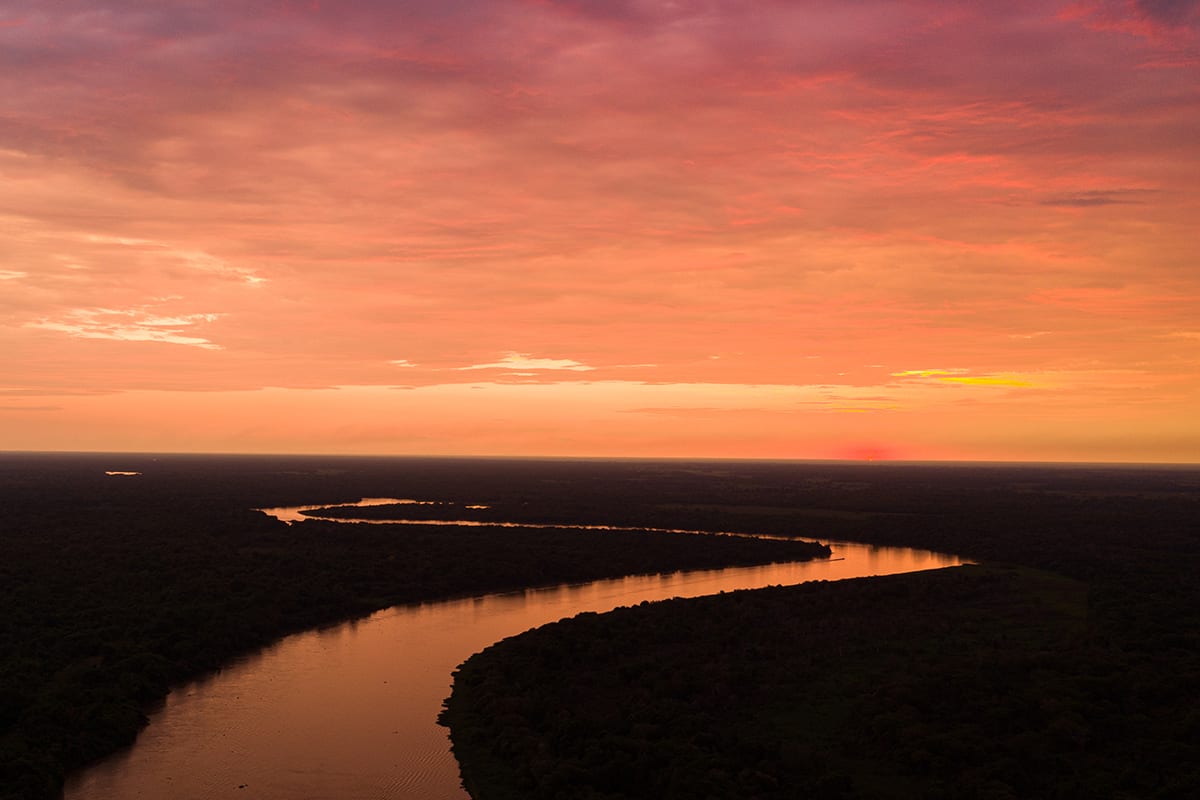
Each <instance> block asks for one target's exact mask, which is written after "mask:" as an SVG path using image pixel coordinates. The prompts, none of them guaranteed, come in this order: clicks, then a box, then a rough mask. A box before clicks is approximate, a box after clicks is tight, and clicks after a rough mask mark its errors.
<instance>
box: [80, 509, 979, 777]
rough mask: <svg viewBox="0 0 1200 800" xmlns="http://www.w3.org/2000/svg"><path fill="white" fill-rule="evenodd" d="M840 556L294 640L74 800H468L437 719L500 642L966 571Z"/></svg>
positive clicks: (412, 615) (909, 557) (344, 627)
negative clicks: (628, 608) (540, 631)
mask: <svg viewBox="0 0 1200 800" xmlns="http://www.w3.org/2000/svg"><path fill="white" fill-rule="evenodd" d="M375 502H382V501H375ZM388 502H395V501H388ZM832 544H833V547H834V560H829V561H809V562H799V563H789V564H776V565H769V566H760V567H739V568H729V569H721V570H705V571H695V572H676V573H673V574H669V575H668V574H664V575H651V576H635V577H627V578H619V579H615V580H603V581H594V582H591V583H586V584H580V585H572V586H567V585H564V586H557V587H553V588H546V589H530V590H526V591H523V592H515V593H509V594H498V595H486V596H483V597H477V598H470V599H465V600H454V601H448V602H438V603H425V604H421V605H415V606H401V607H395V608H391V609H387V610H384V611H380V612H378V613H376V614H373V615H371V616H370V617H367V618H365V619H359V620H354V621H351V622H347V623H344V624H341V625H337V626H334V627H330V628H326V629H322V630H316V631H308V632H305V633H300V634H296V635H293V636H289V637H287V638H285V639H282V640H281V641H279V642H277V643H275V644H274V645H271V646H270V647H267V648H266V649H264V650H263V651H261V652H259V653H258V654H255V655H253V656H250V657H247V658H244V659H241V660H239V661H237V662H235V663H232V664H230V665H228V666H227V667H226V668H225V669H223V670H221V671H220V672H219V673H217V674H216V675H213V676H211V677H208V678H205V679H203V680H200V681H196V682H193V683H190V684H187V685H185V686H182V687H180V688H178V689H176V690H175V691H173V692H171V693H170V695H169V696H168V697H167V699H166V701H165V703H164V705H163V707H162V708H161V709H160V710H158V711H156V712H155V713H153V714H152V715H151V718H150V724H149V726H148V727H147V728H145V729H144V730H143V731H142V733H141V735H140V736H139V737H138V739H137V741H136V742H135V744H134V745H133V747H132V748H131V749H129V750H127V751H125V752H122V753H119V754H117V755H115V756H113V757H112V758H109V759H107V760H106V761H103V762H101V763H99V764H97V765H96V766H94V767H92V768H91V769H88V770H85V771H84V772H82V773H80V774H79V775H76V776H74V777H73V778H72V779H70V780H69V781H68V783H67V786H66V790H65V797H66V798H67V799H68V800H106V799H108V798H112V799H113V800H124V799H126V798H164V799H166V798H196V799H197V800H202V799H204V798H229V797H246V798H256V800H262V799H263V798H265V799H266V800H299V799H300V798H306V799H311V800H317V799H319V798H329V800H335V799H336V800H345V799H346V798H364V799H365V798H389V799H397V798H412V799H413V800H443V799H444V800H450V798H454V799H455V800H461V799H462V798H466V797H467V795H466V793H465V792H464V791H463V790H462V789H461V788H460V786H459V775H458V764H457V762H455V760H454V758H453V756H452V755H451V753H450V744H449V738H448V736H447V732H446V729H445V728H442V727H439V726H438V725H437V722H436V718H437V715H438V712H439V711H440V709H441V704H442V701H443V699H445V697H446V696H447V695H448V694H449V692H450V683H451V673H452V672H453V670H454V669H455V667H457V666H458V665H459V664H460V663H462V662H463V661H464V660H466V659H467V658H468V657H469V656H470V655H472V654H473V653H475V652H478V651H479V650H482V649H483V648H484V647H487V646H488V645H490V644H492V643H493V642H496V641H498V640H499V639H502V638H505V637H507V636H512V635H514V634H517V633H520V632H522V631H525V630H528V629H530V628H533V627H537V626H539V625H544V624H546V623H548V622H552V621H555V620H558V619H562V618H564V617H570V616H574V615H575V614H578V613H581V612H584V611H596V612H603V611H609V610H611V609H613V608H616V607H618V606H624V605H634V604H637V603H640V602H643V601H654V600H662V599H667V598H671V597H697V596H701V595H706V594H716V593H718V592H722V591H734V590H737V589H752V588H761V587H764V586H771V585H777V584H783V585H789V584H795V583H801V582H804V581H811V580H836V579H841V578H852V577H863V576H868V575H885V574H892V573H899V572H911V571H915V570H922V569H932V568H938V567H947V566H954V565H957V564H960V563H962V561H961V560H960V559H959V558H957V557H954V556H949V555H944V554H937V553H930V552H927V551H921V550H912V549H907V548H883V547H871V546H866V545H860V544H853V543H832Z"/></svg>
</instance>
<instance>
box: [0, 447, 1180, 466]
mask: <svg viewBox="0 0 1200 800" xmlns="http://www.w3.org/2000/svg"><path fill="white" fill-rule="evenodd" d="M21 455H25V456H112V457H117V458H121V457H142V458H147V457H148V458H157V457H164V456H165V457H179V456H199V457H214V458H215V457H224V458H333V459H381V460H383V459H427V460H446V461H449V460H475V461H612V462H721V463H730V462H737V463H758V464H837V465H847V464H849V465H872V464H875V465H891V466H1012V467H1020V466H1025V467H1055V466H1062V467H1164V468H1180V467H1182V468H1193V469H1200V460H1197V461H1065V460H1036V459H1033V460H1030V459H901V458H896V459H892V458H804V457H796V458H787V457H753V456H611V455H608V456H589V455H541V454H532V455H513V454H463V453H460V454H449V453H280V452H265V451H264V452H231V451H217V450H178V451H166V450H163V451H155V450H7V449H0V457H4V456H21Z"/></svg>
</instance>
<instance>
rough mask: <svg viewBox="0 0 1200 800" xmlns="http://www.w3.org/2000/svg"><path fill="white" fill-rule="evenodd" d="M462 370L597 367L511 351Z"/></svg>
mask: <svg viewBox="0 0 1200 800" xmlns="http://www.w3.org/2000/svg"><path fill="white" fill-rule="evenodd" d="M458 369H460V370H464V371H465V370H474V369H505V370H515V371H518V372H521V371H526V372H527V371H530V370H538V371H541V370H565V371H567V372H590V371H592V370H594V369H595V367H589V366H588V365H587V364H581V363H579V362H578V361H575V360H573V359H570V358H537V357H534V356H532V355H530V354H529V353H515V352H511V351H510V352H509V353H507V354H505V355H504V356H503V357H502V358H501V359H500V360H499V361H494V362H492V363H490V364H472V365H471V366H469V367H458Z"/></svg>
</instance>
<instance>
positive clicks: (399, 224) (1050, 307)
mask: <svg viewBox="0 0 1200 800" xmlns="http://www.w3.org/2000/svg"><path fill="white" fill-rule="evenodd" d="M1198 187H1200V2H1197V0H1080V1H1078V2H1041V1H1040V0H1012V2H1004V3H951V2H933V1H932V0H899V1H897V0H887V1H886V2H883V1H881V0H837V1H836V2H835V1H834V0H821V1H818V0H813V1H811V2H803V1H801V0H792V1H791V2H782V1H779V2H776V1H775V0H759V1H753V0H707V1H706V2H700V1H696V2H686V1H682V0H681V1H680V2H664V1H662V0H658V1H655V2H651V1H650V0H614V1H613V2H605V1H604V0H592V1H590V2H585V0H486V1H485V0H407V2H403V3H397V2H391V0H345V1H344V2H337V3H332V2H286V1H284V0H273V1H272V2H260V1H259V0H245V1H244V2H238V3H215V2H208V1H207V0H205V1H200V0H197V1H195V2H192V1H188V0H179V1H178V2H150V1H149V0H129V1H128V2H118V1H117V0H112V1H110V2H102V1H100V0H96V1H94V2H86V1H85V0H55V2H52V3H48V2H45V0H37V1H36V2H25V1H21V0H19V1H18V2H4V0H0V450H109V451H143V452H146V451H149V452H168V451H188V452H269V453H364V454H423V455H450V454H454V455H520V456H537V455H547V456H632V457H640V456H645V457H686V458H694V457H711V458H818V459H825V458H848V459H903V460H926V459H932V460H946V459H968V460H1020V461H1043V460H1049V461H1131V462H1200V233H1198V232H1197V231H1198V229H1200V225H1198V224H1197V223H1200V188H1198Z"/></svg>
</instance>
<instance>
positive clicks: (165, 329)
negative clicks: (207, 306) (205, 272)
mask: <svg viewBox="0 0 1200 800" xmlns="http://www.w3.org/2000/svg"><path fill="white" fill-rule="evenodd" d="M220 316H221V315H220V314H186V315H182V316H160V315H157V314H154V313H152V312H150V311H148V310H146V309H144V308H139V309H111V308H78V309H75V310H73V311H71V312H69V313H68V314H66V315H65V316H64V317H62V318H60V319H57V320H48V319H42V320H38V321H36V322H29V323H26V326H25V327H28V328H41V329H43V330H49V331H58V332H61V333H65V334H67V335H69V336H76V337H78V338H81V339H113V340H116V341H122V342H161V343H165V344H179V345H188V346H192V347H200V348H203V349H206V350H219V349H220V345H217V344H214V343H213V342H211V341H209V340H208V339H205V338H203V337H200V336H191V335H188V333H187V331H188V329H189V328H191V327H193V326H196V325H201V324H203V323H207V322H213V321H215V320H217V319H219V318H220Z"/></svg>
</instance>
